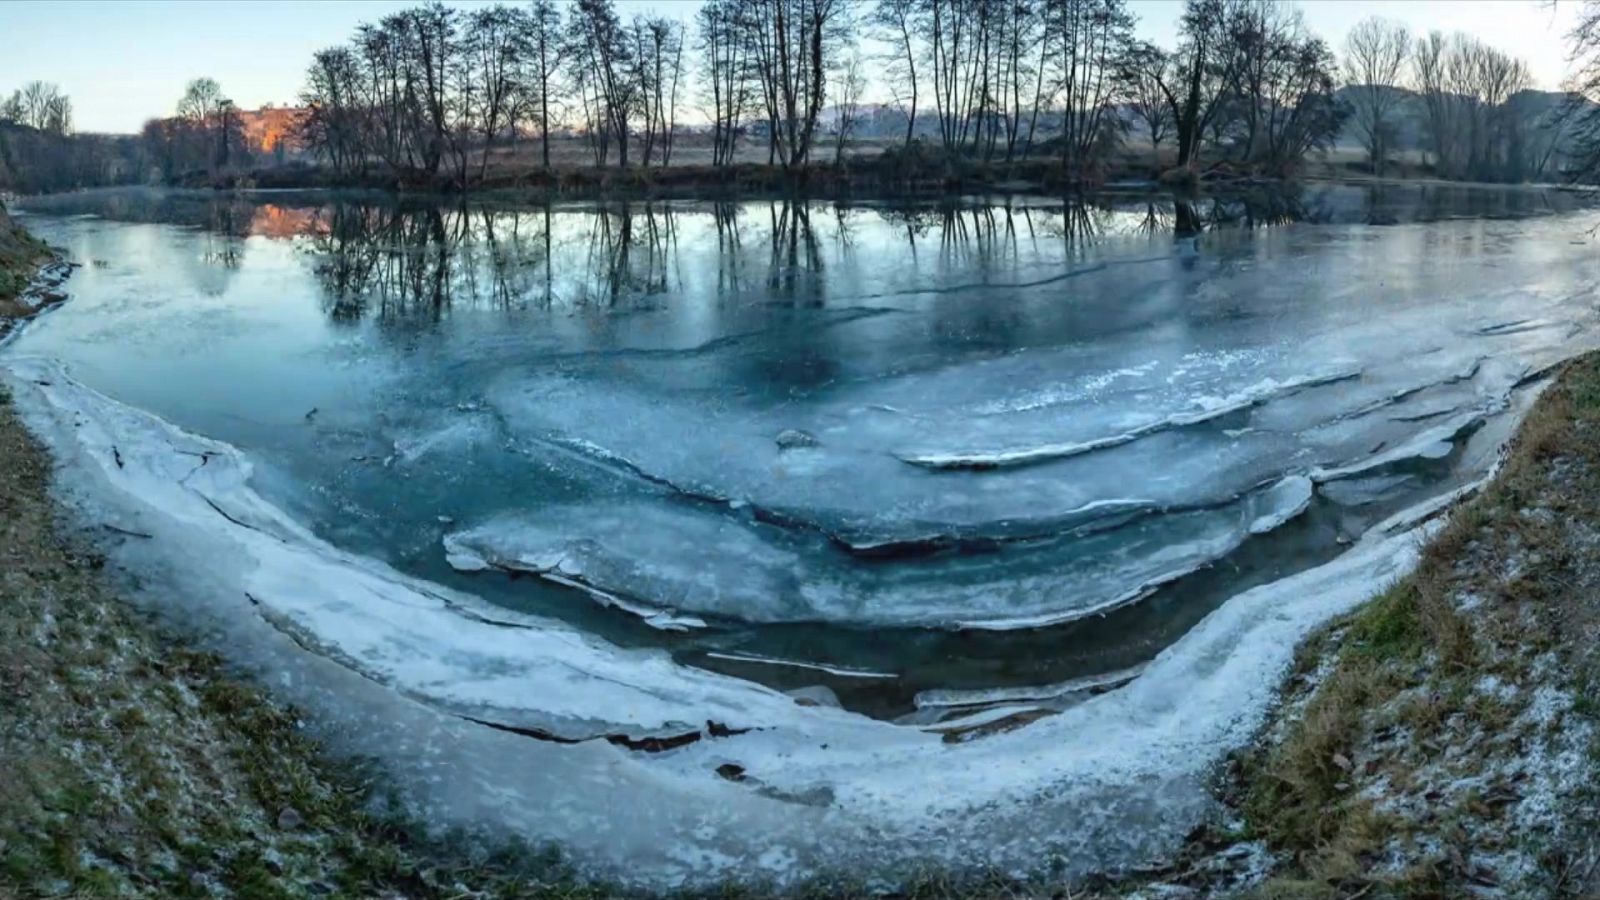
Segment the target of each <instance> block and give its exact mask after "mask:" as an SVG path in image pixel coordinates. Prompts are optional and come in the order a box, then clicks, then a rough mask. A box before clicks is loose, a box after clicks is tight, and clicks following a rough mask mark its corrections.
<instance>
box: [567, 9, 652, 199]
mask: <svg viewBox="0 0 1600 900" xmlns="http://www.w3.org/2000/svg"><path fill="white" fill-rule="evenodd" d="M629 37H630V35H629V33H628V32H627V30H626V29H624V28H623V27H622V22H621V20H619V19H618V18H617V11H616V7H615V5H614V4H613V3H612V0H577V3H575V4H574V5H573V7H572V13H571V15H570V17H569V18H568V24H567V47H568V54H567V58H568V63H569V65H570V66H572V67H573V68H574V70H575V71H574V73H573V74H574V81H575V82H576V83H577V84H578V86H579V90H580V91H581V92H582V97H583V101H584V104H585V108H586V109H588V108H590V106H589V104H590V97H591V95H592V97H593V106H592V110H593V111H592V112H591V113H590V115H589V117H588V118H589V119H590V129H589V130H590V133H591V135H593V134H594V132H595V130H596V128H598V129H601V130H603V131H604V132H605V134H606V135H607V136H609V138H610V139H612V140H615V141H616V144H617V166H618V168H627V166H628V136H629V130H630V127H629V126H630V121H631V120H632V118H633V116H634V113H635V111H636V110H637V109H638V108H639V104H640V97H639V88H640V86H639V82H638V79H637V78H636V77H635V76H636V74H637V72H636V69H635V67H634V53H633V49H634V48H633V43H632V41H630V40H629ZM597 147H598V156H599V160H598V161H599V162H601V163H604V161H605V157H606V152H605V143H604V142H599V143H598V144H597Z"/></svg>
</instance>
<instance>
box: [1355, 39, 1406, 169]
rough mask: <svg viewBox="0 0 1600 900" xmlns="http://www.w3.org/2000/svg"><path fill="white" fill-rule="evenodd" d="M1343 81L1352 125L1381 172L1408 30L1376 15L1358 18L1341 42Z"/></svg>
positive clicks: (1374, 164)
mask: <svg viewBox="0 0 1600 900" xmlns="http://www.w3.org/2000/svg"><path fill="white" fill-rule="evenodd" d="M1344 48H1345V49H1344V80H1345V84H1346V85H1348V86H1349V88H1350V99H1351V104H1350V105H1351V110H1352V113H1353V116H1354V119H1355V125H1356V127H1357V128H1358V129H1360V131H1361V133H1362V134H1363V135H1364V136H1365V142H1366V145H1367V158H1368V159H1369V160H1370V161H1371V163H1372V171H1373V172H1374V174H1377V175H1382V174H1383V163H1384V160H1385V158H1386V156H1387V155H1388V143H1389V136H1390V135H1391V133H1392V132H1393V130H1394V123H1393V115H1394V112H1395V109H1396V108H1397V107H1398V105H1399V103H1400V93H1399V90H1398V88H1399V84H1400V77H1401V74H1402V73H1403V72H1404V70H1405V64H1406V60H1407V58H1408V57H1409V55H1410V52H1411V32H1409V31H1407V30H1406V27H1405V26H1404V25H1401V24H1399V23H1397V22H1391V21H1388V20H1386V19H1380V18H1377V17H1376V16H1373V17H1369V18H1366V19H1363V20H1361V21H1360V22H1359V23H1357V24H1356V26H1355V27H1354V28H1352V29H1350V34H1349V35H1348V36H1347V37H1346V38H1345V42H1344Z"/></svg>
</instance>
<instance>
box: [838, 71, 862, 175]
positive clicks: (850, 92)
mask: <svg viewBox="0 0 1600 900" xmlns="http://www.w3.org/2000/svg"><path fill="white" fill-rule="evenodd" d="M866 89H867V79H866V77H865V76H863V75H862V73H861V55H860V54H859V53H856V54H851V56H850V58H849V60H848V61H846V62H845V64H844V67H843V68H842V69H841V70H840V71H839V76H838V80H837V84H836V86H835V88H834V96H836V97H837V98H838V100H837V101H836V102H835V103H834V111H835V112H836V113H837V114H838V121H837V122H835V123H834V144H833V162H834V165H838V164H839V163H841V162H843V161H844V145H845V144H846V143H847V142H848V141H849V140H850V137H851V135H853V134H854V133H855V130H856V125H857V124H858V123H859V122H860V120H861V95H862V93H863V92H865V91H866Z"/></svg>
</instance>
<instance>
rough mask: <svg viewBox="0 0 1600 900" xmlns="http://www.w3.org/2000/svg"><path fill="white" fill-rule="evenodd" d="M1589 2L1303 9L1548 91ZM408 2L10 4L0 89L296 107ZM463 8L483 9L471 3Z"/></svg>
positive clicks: (1348, 4) (137, 116)
mask: <svg viewBox="0 0 1600 900" xmlns="http://www.w3.org/2000/svg"><path fill="white" fill-rule="evenodd" d="M1579 2H1580V0H1557V2H1555V3H1551V2H1547V0H1301V2H1300V3H1299V6H1300V8H1301V9H1303V10H1304V11H1305V14H1306V18H1307V20H1308V22H1309V23H1310V24H1311V26H1312V28H1313V29H1315V30H1316V31H1317V33H1319V34H1321V35H1323V36H1324V37H1325V38H1327V39H1328V40H1329V42H1330V43H1331V44H1333V46H1334V47H1335V49H1338V47H1339V46H1340V45H1341V44H1342V42H1343V40H1344V35H1345V32H1347V31H1348V30H1349V28H1350V26H1351V25H1353V24H1354V23H1355V22H1357V21H1359V20H1361V19H1362V18H1364V17H1366V16H1368V15H1373V14H1376V15H1382V16H1385V17H1388V18H1392V19H1396V20H1398V21H1401V22H1404V23H1405V24H1407V25H1409V26H1411V27H1412V28H1413V29H1414V30H1416V31H1425V30H1428V29H1432V28H1440V29H1445V30H1452V29H1460V30H1463V31H1468V32H1471V33H1474V34H1476V35H1478V36H1479V37H1481V38H1483V39H1484V40H1486V41H1489V42H1490V43H1493V44H1495V45H1496V46H1498V47H1500V48H1501V49H1503V50H1506V51H1508V52H1510V53H1512V54H1515V55H1517V56H1521V57H1523V58H1524V59H1526V60H1527V61H1528V64H1529V65H1530V66H1531V67H1532V68H1533V72H1534V75H1535V78H1536V79H1537V80H1538V82H1539V84H1540V86H1541V87H1546V88H1552V89H1553V88H1556V87H1558V86H1559V85H1560V82H1561V79H1562V77H1563V75H1564V74H1565V72H1566V52H1565V41H1564V40H1563V36H1564V34H1565V32H1566V30H1567V28H1568V27H1570V25H1571V22H1572V20H1573V19H1574V17H1575V16H1576V14H1577V11H1578V7H1579ZM409 5H412V3H410V2H402V0H231V2H221V0H188V2H162V0H75V2H62V0H0V36H3V37H0V40H3V41H4V51H3V52H0V91H4V92H7V93H9V92H10V90H11V89H12V88H14V87H16V86H18V85H20V84H21V83H22V82H24V81H28V80H30V79H34V78H39V79H43V80H46V81H54V82H57V83H58V84H60V85H61V86H62V88H63V89H65V90H66V91H67V93H68V94H70V95H71V96H72V101H73V105H74V108H75V110H76V118H77V126H78V128H79V129H80V130H84V131H136V130H138V128H139V127H140V125H141V124H142V123H143V122H144V120H146V119H148V118H151V117H152V116H157V115H165V114H168V113H170V112H171V111H172V108H173V106H174V105H175V104H176V102H177V99H178V95H179V94H180V93H181V92H182V91H183V85H184V84H185V83H186V82H187V81H188V80H189V79H191V78H194V77H197V76H200V75H209V76H211V77H213V78H216V79H217V80H218V81H219V82H221V84H222V86H223V89H224V90H225V91H226V92H227V93H228V95H229V96H231V97H233V98H234V99H235V100H236V101H237V102H238V103H239V104H240V105H241V106H244V107H247V108H250V107H256V106H260V105H261V104H264V103H277V104H280V105H281V104H286V103H292V102H294V99H295V95H296V94H298V93H299V89H300V82H301V76H302V74H303V73H304V71H305V67H306V63H307V62H309V61H310V58H311V54H312V53H313V52H314V51H316V50H318V49H320V48H322V47H325V46H328V45H330V44H334V43H338V42H340V41H342V40H344V39H345V38H346V37H348V36H349V35H350V33H351V32H352V31H353V30H354V28H355V26H356V25H357V24H358V23H360V22H363V21H370V20H372V19H376V18H379V17H381V16H383V15H384V14H386V13H388V12H389V11H391V10H395V9H400V8H403V7H405V6H409ZM452 5H457V6H472V5H475V4H474V2H472V0H459V2H454V3H452ZM618 5H619V7H620V8H621V10H622V13H623V15H624V17H629V16H631V15H632V13H633V12H635V11H642V10H656V11H661V12H665V13H668V14H671V15H675V16H678V17H682V18H688V17H690V16H691V15H692V14H693V11H694V9H695V8H696V7H697V6H698V0H621V2H619V4H618ZM1130 6H1131V7H1132V8H1133V10H1134V11H1135V12H1136V13H1137V14H1138V16H1139V18H1140V27H1139V30H1140V32H1141V33H1142V34H1143V35H1144V36H1145V37H1147V38H1150V39H1152V40H1156V41H1158V42H1160V43H1164V44H1170V43H1171V42H1172V40H1173V37H1174V31H1175V22H1176V18H1177V13H1178V11H1179V10H1180V9H1181V8H1182V6H1181V0H1130Z"/></svg>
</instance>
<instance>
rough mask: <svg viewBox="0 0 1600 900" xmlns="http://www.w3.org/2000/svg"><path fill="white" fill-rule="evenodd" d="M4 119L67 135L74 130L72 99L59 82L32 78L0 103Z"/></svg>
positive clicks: (0, 119) (1, 118)
mask: <svg viewBox="0 0 1600 900" xmlns="http://www.w3.org/2000/svg"><path fill="white" fill-rule="evenodd" d="M0 121H5V122H15V123H17V124H18V125H26V126H28V127H29V128H36V129H38V130H39V131H43V132H47V133H49V134H55V135H66V134H69V133H71V131H72V100H71V98H69V97H68V96H67V95H66V94H64V93H62V92H61V88H60V87H59V86H58V85H55V84H52V83H50V82H46V81H30V82H28V83H27V84H24V85H23V86H22V87H21V88H20V89H18V90H16V91H13V92H12V93H11V97H10V98H9V99H7V100H6V101H5V102H4V103H0Z"/></svg>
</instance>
